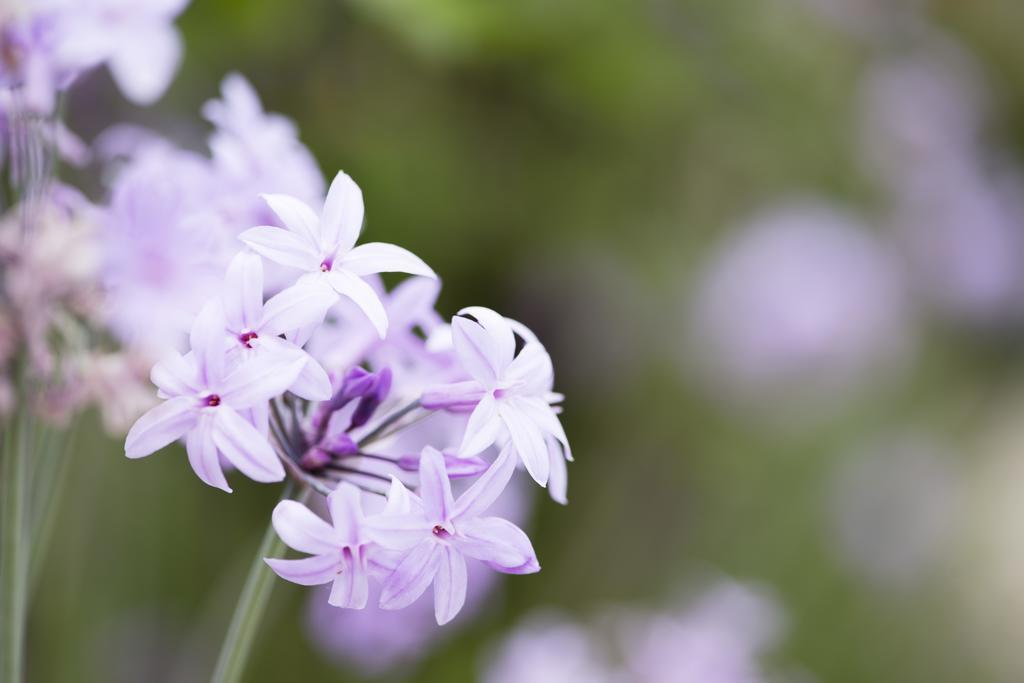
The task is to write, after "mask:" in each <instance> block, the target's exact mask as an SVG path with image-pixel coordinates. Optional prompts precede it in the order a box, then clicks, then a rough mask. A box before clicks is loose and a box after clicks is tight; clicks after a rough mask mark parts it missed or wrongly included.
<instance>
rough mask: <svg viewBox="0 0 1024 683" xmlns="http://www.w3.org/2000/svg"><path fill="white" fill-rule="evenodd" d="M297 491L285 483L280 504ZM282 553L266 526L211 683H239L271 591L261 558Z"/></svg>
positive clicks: (302, 493) (301, 497)
mask: <svg viewBox="0 0 1024 683" xmlns="http://www.w3.org/2000/svg"><path fill="white" fill-rule="evenodd" d="M296 488H297V487H296V484H295V482H294V481H292V480H291V479H289V480H287V481H286V483H285V486H284V490H283V491H282V493H281V500H285V499H287V498H289V497H291V495H292V493H294V492H295V490H296ZM308 494H309V489H308V488H306V487H302V488H301V489H299V491H298V495H296V500H298V501H300V502H302V501H304V500H305V499H306V496H307V495H308ZM282 552H284V543H283V542H282V541H281V539H280V538H278V536H277V533H276V532H275V531H274V527H273V526H272V525H268V527H267V531H266V533H265V534H264V535H263V540H262V541H261V542H260V547H259V550H258V551H257V552H256V557H255V558H254V559H253V562H252V566H251V567H250V568H249V576H248V577H247V578H246V580H245V586H244V587H243V588H242V594H241V596H240V597H239V598H238V604H237V605H236V606H235V614H234V616H233V617H232V618H231V626H230V627H229V628H228V634H227V637H226V638H225V639H224V645H223V646H221V650H220V656H219V657H218V658H217V668H216V669H214V672H213V677H212V678H211V679H210V681H211V683H237V681H240V680H242V674H243V673H245V664H246V661H247V660H248V658H249V652H250V651H251V650H252V645H253V642H254V641H255V640H256V634H257V632H258V631H259V626H260V621H261V620H262V618H263V613H264V612H265V611H266V609H267V603H268V602H269V600H270V593H271V590H272V589H273V587H274V574H273V572H271V571H270V568H269V567H267V566H266V564H265V563H264V562H263V558H264V557H273V556H277V555H280V554H281V553H282Z"/></svg>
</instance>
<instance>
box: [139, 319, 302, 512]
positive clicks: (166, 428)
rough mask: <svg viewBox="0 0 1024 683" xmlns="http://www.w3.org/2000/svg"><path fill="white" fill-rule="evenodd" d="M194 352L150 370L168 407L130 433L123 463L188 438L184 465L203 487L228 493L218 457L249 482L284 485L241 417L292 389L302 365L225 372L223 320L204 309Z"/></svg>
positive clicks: (271, 363)
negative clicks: (208, 486) (271, 482)
mask: <svg viewBox="0 0 1024 683" xmlns="http://www.w3.org/2000/svg"><path fill="white" fill-rule="evenodd" d="M191 344H192V352H191V353H190V354H189V355H188V356H180V355H177V354H173V355H171V356H168V357H167V358H165V359H164V360H163V361H161V362H160V363H158V364H157V365H156V367H154V368H153V383H154V384H155V385H156V386H157V387H158V388H159V389H160V392H161V397H162V398H165V399H166V400H165V401H164V402H163V403H161V404H160V405H158V406H156V407H155V408H153V409H152V410H150V411H149V412H147V413H146V414H145V415H143V416H142V417H141V418H139V420H138V421H137V422H136V423H135V424H134V425H133V426H132V428H131V430H130V431H129V432H128V437H127V439H126V440H125V455H127V456H128V457H129V458H141V457H144V456H147V455H150V454H151V453H153V452H154V451H157V450H159V449H161V448H163V447H164V446H166V445H168V444H170V443H171V442H173V441H176V440H177V439H179V438H181V437H183V436H186V435H187V437H188V438H187V440H186V443H185V447H186V450H187V451H188V458H189V463H190V464H191V465H192V469H193V470H195V473H196V475H198V477H199V478H200V479H202V480H203V482H205V483H207V484H209V485H210V486H214V487H216V488H219V489H221V490H223V491H228V492H230V491H231V488H230V487H229V486H228V483H227V480H226V479H225V478H224V472H223V470H222V469H221V464H220V456H223V457H224V458H225V459H226V460H227V461H228V462H230V463H231V464H232V465H234V466H235V467H237V468H238V469H239V470H240V471H241V472H242V473H243V474H245V475H246V476H247V477H249V478H250V479H253V480H255V481H261V482H270V481H280V480H282V479H284V467H283V466H282V465H281V461H280V460H278V458H277V455H276V454H275V453H274V450H273V449H272V448H271V446H270V444H269V443H268V442H267V440H266V438H264V437H263V435H262V434H260V433H259V431H257V429H256V428H255V427H254V426H253V425H252V424H250V423H249V422H247V421H246V419H245V418H244V417H243V416H242V415H241V414H240V413H239V411H242V410H246V409H250V408H255V407H257V406H260V405H261V404H266V402H267V401H269V400H270V399H271V398H273V397H275V396H278V395H280V394H282V393H284V391H285V390H286V389H287V388H288V387H289V386H291V385H292V383H293V382H294V381H295V379H296V378H297V377H298V376H299V373H300V372H301V371H302V368H303V366H304V365H305V363H306V359H304V358H302V357H296V356H292V355H284V356H282V355H277V354H266V355H261V356H258V357H256V358H252V359H249V360H247V361H245V362H243V363H241V364H239V365H237V366H236V367H235V368H234V369H232V370H230V371H228V372H226V371H225V367H224V363H225V345H226V340H225V338H224V321H223V314H222V312H221V311H220V310H219V307H218V306H217V305H215V304H211V305H207V306H206V307H205V308H204V309H203V311H202V312H201V313H200V315H199V316H197V317H196V321H195V323H194V324H193V326H192V334H191Z"/></svg>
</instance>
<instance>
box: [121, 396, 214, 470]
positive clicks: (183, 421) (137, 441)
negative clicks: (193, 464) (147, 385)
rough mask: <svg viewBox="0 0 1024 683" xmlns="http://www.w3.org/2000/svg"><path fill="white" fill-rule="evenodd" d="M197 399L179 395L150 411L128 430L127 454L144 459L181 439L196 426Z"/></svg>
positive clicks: (126, 440)
mask: <svg viewBox="0 0 1024 683" xmlns="http://www.w3.org/2000/svg"><path fill="white" fill-rule="evenodd" d="M196 419H197V410H196V399H195V398H194V397H191V396H178V397H176V398H172V399H170V400H168V401H164V402H163V403H161V404H160V405H158V406H156V407H155V408H151V409H150V410H148V411H147V412H146V413H145V414H144V415H143V416H142V417H140V418H139V419H138V420H136V422H135V424H134V425H132V428H131V429H130V430H128V436H127V438H126V439H125V442H124V454H125V455H127V456H128V457H129V458H141V457H143V456H146V455H149V454H150V453H153V452H154V451H158V450H160V449H161V448H163V447H164V446H166V445H167V444H169V443H171V442H172V441H176V440H177V439H180V438H181V437H182V436H184V435H185V433H186V432H187V431H188V430H189V429H191V428H192V427H193V425H195V423H196Z"/></svg>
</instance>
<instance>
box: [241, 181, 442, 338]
mask: <svg viewBox="0 0 1024 683" xmlns="http://www.w3.org/2000/svg"><path fill="white" fill-rule="evenodd" d="M264 198H265V199H266V201H267V204H269V205H270V208H271V209H273V210H274V213H276V214H277V216H278V217H279V218H280V219H281V221H282V222H283V223H284V225H285V227H286V228H287V229H286V230H282V229H280V228H275V227H272V226H266V225H264V226H259V227H255V228H250V229H249V230H246V231H245V232H244V233H242V234H241V236H240V237H241V239H242V241H243V242H245V243H246V244H247V245H249V247H250V248H252V249H253V251H255V252H256V253H258V254H261V255H262V256H265V257H266V258H268V259H270V260H271V261H274V262H275V263H280V264H281V265H284V266H289V267H291V268H297V269H299V270H301V271H303V272H304V275H303V276H302V277H300V278H299V280H298V282H296V283H295V284H294V285H292V288H294V289H297V290H300V291H307V290H308V291H319V292H327V293H329V294H330V295H331V297H332V298H331V303H333V302H335V301H337V300H338V299H339V298H340V297H346V298H348V299H351V300H352V301H353V302H354V303H355V304H356V305H357V306H359V308H360V309H362V311H363V313H365V314H366V317H367V318H369V319H370V321H371V322H372V323H373V325H374V327H375V328H376V329H377V332H378V334H379V335H380V336H381V338H384V337H385V336H387V329H388V317H387V312H386V311H385V310H384V305H383V304H382V303H381V301H380V299H379V298H378V296H377V293H376V292H375V291H374V290H373V287H371V286H370V285H369V284H368V283H367V282H366V281H365V280H364V279H363V278H362V276H366V275H373V274H375V273H387V272H400V273H410V274H412V275H422V276H425V277H430V278H436V277H437V276H436V275H435V274H434V271H432V270H431V269H430V268H429V267H428V266H427V264H425V263H424V262H423V261H422V260H420V258H419V257H418V256H415V255H414V254H412V253H411V252H409V251H407V250H406V249H403V248H402V247H398V246H395V245H393V244H385V243H383V242H370V243H367V244H362V245H360V246H358V247H357V246H355V243H356V240H357V239H358V238H359V232H360V231H361V230H362V226H363V193H362V191H361V190H360V189H359V187H358V186H357V185H356V184H355V182H353V180H352V179H351V178H350V177H349V176H348V175H346V174H345V173H343V172H340V171H339V172H338V174H337V175H336V176H335V178H334V181H333V182H332V183H331V187H330V190H328V192H327V200H326V202H325V203H324V207H323V211H322V212H321V214H320V216H317V214H316V213H315V212H314V211H313V210H312V209H311V208H309V206H308V205H307V204H305V203H304V202H302V201H301V200H299V199H296V198H295V197H289V196H286V195H266V196H265V197H264ZM293 296H294V299H293V300H294V301H295V302H296V305H297V306H299V305H300V304H299V303H298V302H299V301H304V303H302V304H301V305H302V306H304V307H309V308H310V309H311V310H314V312H316V311H315V309H314V307H315V306H317V305H319V304H318V303H316V299H315V297H312V296H310V297H306V298H303V297H302V296H300V295H298V294H294V295H293ZM327 308H328V307H322V308H321V309H320V310H319V312H318V313H319V314H318V315H317V316H314V317H316V318H317V320H316V322H320V321H321V320H323V317H324V315H325V314H326V312H327Z"/></svg>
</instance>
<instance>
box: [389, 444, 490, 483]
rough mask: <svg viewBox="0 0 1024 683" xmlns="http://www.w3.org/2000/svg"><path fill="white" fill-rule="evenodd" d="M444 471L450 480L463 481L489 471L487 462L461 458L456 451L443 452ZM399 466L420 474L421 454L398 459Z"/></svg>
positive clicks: (478, 459)
mask: <svg viewBox="0 0 1024 683" xmlns="http://www.w3.org/2000/svg"><path fill="white" fill-rule="evenodd" d="M442 455H443V456H444V469H445V472H447V474H448V478H449V479H462V478H464V477H475V476H476V475H478V474H482V473H483V472H486V471H487V467H488V465H487V461H486V460H484V459H483V458H480V457H478V456H475V455H474V456H472V457H469V458H460V457H458V456H457V455H455V452H454V451H448V450H446V451H443V452H442ZM397 464H398V466H399V467H401V468H402V469H403V470H405V471H406V472H419V469H420V454H419V453H412V454H409V455H403V456H401V457H400V458H398V463H397Z"/></svg>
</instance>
